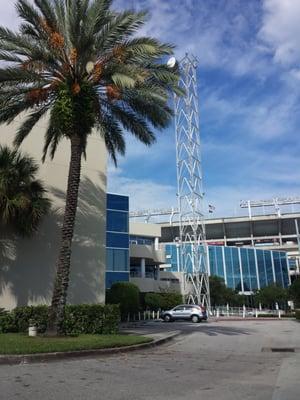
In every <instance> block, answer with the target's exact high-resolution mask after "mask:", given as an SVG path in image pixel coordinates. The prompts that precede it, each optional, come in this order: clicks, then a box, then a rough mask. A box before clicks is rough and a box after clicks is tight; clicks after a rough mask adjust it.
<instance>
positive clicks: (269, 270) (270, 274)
mask: <svg viewBox="0 0 300 400" xmlns="http://www.w3.org/2000/svg"><path fill="white" fill-rule="evenodd" d="M264 257H265V266H266V275H267V283H268V285H272V284H273V283H274V279H273V268H272V258H271V252H270V251H267V250H266V251H264Z"/></svg>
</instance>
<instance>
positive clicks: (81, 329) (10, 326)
mask: <svg viewBox="0 0 300 400" xmlns="http://www.w3.org/2000/svg"><path fill="white" fill-rule="evenodd" d="M48 311H49V307H48V306H24V307H17V308H15V309H14V310H13V311H10V312H9V311H4V310H3V311H2V312H0V333H6V332H27V330H28V327H29V324H31V323H34V324H35V325H36V326H37V328H38V332H40V333H43V332H45V330H46V327H47V321H48ZM119 321H120V311H119V306H118V305H111V304H108V305H102V304H91V305H90V304H79V305H67V306H66V308H65V319H64V325H63V327H64V331H65V333H66V334H68V335H76V334H79V333H90V334H97V333H98V334H114V333H117V332H118V326H119Z"/></svg>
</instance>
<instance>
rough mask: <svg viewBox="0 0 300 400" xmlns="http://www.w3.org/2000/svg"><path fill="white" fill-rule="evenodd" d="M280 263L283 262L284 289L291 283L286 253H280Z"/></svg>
mask: <svg viewBox="0 0 300 400" xmlns="http://www.w3.org/2000/svg"><path fill="white" fill-rule="evenodd" d="M280 262H281V271H282V278H283V285H284V287H288V285H289V283H290V282H289V272H288V265H287V258H286V253H283V252H281V253H280Z"/></svg>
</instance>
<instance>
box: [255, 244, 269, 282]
mask: <svg viewBox="0 0 300 400" xmlns="http://www.w3.org/2000/svg"><path fill="white" fill-rule="evenodd" d="M256 256H257V267H258V276H259V283H260V287H261V288H263V287H265V286H267V277H266V271H265V259H264V252H263V250H256Z"/></svg>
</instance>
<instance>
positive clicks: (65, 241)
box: [47, 135, 82, 335]
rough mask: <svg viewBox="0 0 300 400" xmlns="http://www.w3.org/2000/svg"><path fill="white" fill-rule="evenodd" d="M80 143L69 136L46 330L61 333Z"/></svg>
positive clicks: (73, 224)
mask: <svg viewBox="0 0 300 400" xmlns="http://www.w3.org/2000/svg"><path fill="white" fill-rule="evenodd" d="M81 156H82V145H81V140H80V137H79V136H78V135H73V136H72V137H71V160H70V165H69V176H68V188H67V196H66V206H65V214H64V220H63V226H62V235H61V245H60V251H59V256H58V260H57V268H56V277H55V282H54V289H53V294H52V302H51V307H50V312H49V321H48V329H47V332H48V333H51V334H56V335H57V334H59V333H62V324H63V320H64V309H65V305H66V300H67V292H68V286H69V279H70V264H71V247H72V239H73V234H74V226H75V217H76V210H77V202H78V191H79V183H80V172H81Z"/></svg>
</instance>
